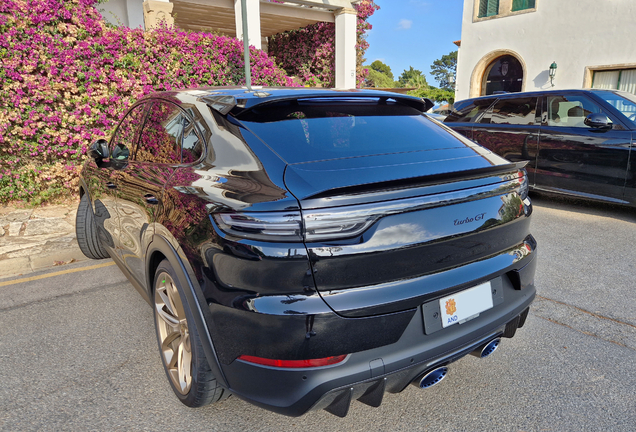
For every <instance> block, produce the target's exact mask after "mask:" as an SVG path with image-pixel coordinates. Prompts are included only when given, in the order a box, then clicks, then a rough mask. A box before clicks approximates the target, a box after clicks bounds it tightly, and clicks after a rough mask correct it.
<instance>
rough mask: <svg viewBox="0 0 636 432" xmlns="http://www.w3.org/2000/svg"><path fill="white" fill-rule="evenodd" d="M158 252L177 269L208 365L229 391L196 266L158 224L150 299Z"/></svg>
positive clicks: (148, 255) (149, 277)
mask: <svg viewBox="0 0 636 432" xmlns="http://www.w3.org/2000/svg"><path fill="white" fill-rule="evenodd" d="M171 240H172V241H171ZM157 253H160V254H162V255H163V256H165V257H166V259H167V260H168V262H169V263H170V265H171V266H172V268H173V269H174V270H175V273H176V275H177V278H178V279H179V283H180V284H181V286H182V287H183V292H184V294H185V297H186V301H187V303H188V306H189V307H190V311H192V316H193V317H194V322H195V325H196V326H197V331H198V333H199V337H200V339H201V344H202V345H203V351H204V353H205V357H206V359H207V361H208V364H209V365H210V368H211V369H212V372H213V373H214V376H215V377H216V378H217V379H218V380H219V382H220V383H221V385H223V386H224V387H225V388H227V387H228V385H227V380H226V379H225V375H224V374H223V371H222V370H221V368H220V366H219V360H218V357H217V354H216V350H215V348H214V343H213V342H212V337H211V336H210V333H209V331H208V326H207V325H206V320H209V321H210V322H211V317H206V313H207V314H210V312H206V311H207V308H202V307H201V305H202V304H205V303H206V302H205V299H204V297H203V294H202V293H201V287H200V286H199V284H198V282H197V279H196V277H195V276H194V271H193V269H192V266H191V265H190V263H189V262H188V260H187V258H186V256H185V254H184V253H183V250H182V249H181V248H180V247H179V246H178V245H177V244H176V241H175V239H174V238H173V237H172V235H171V234H170V233H169V232H168V230H167V229H166V228H165V227H162V226H160V225H155V235H154V236H153V237H152V241H151V242H150V245H149V246H148V250H147V253H146V278H147V283H146V286H147V287H148V288H149V294H150V296H149V297H150V298H151V299H152V298H153V294H154V293H153V292H152V290H153V287H154V283H153V282H154V281H153V278H154V270H152V269H153V268H154V266H153V256H156V255H157ZM151 273H152V274H151Z"/></svg>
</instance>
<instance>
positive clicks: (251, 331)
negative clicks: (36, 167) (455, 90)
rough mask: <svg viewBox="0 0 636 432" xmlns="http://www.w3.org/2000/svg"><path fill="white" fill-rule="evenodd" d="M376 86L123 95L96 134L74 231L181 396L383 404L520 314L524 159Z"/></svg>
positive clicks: (342, 408)
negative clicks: (151, 340) (118, 111)
mask: <svg viewBox="0 0 636 432" xmlns="http://www.w3.org/2000/svg"><path fill="white" fill-rule="evenodd" d="M431 105H432V104H431V103H430V101H426V100H425V101H422V100H420V99H416V98H412V97H408V96H402V95H397V94H394V93H386V92H376V91H334V90H315V89H260V90H258V91H252V92H247V91H245V89H240V88H233V89H231V88H207V89H197V90H184V91H179V92H166V93H157V94H154V95H151V96H149V97H146V98H144V99H142V100H141V101H139V102H138V103H137V104H135V105H134V106H133V107H132V108H131V109H130V110H129V111H128V113H127V114H126V115H125V116H124V118H123V120H122V121H121V123H120V124H119V126H118V128H117V129H116V131H115V133H114V135H113V136H112V139H111V140H110V142H106V141H104V140H99V141H97V142H95V143H94V144H93V145H92V146H91V147H90V149H89V152H88V153H89V159H88V160H87V162H86V164H85V166H84V169H83V172H82V176H81V186H80V195H81V200H80V204H79V209H78V213H77V238H78V242H79V244H80V246H81V248H82V250H83V251H84V253H85V254H86V255H87V256H89V257H91V258H106V257H108V256H110V257H112V258H113V260H114V261H115V262H116V263H117V264H118V265H119V267H120V268H121V270H122V271H123V272H124V273H125V274H126V275H127V276H128V278H129V279H130V282H131V283H132V285H133V286H134V287H135V288H136V289H137V290H138V291H139V292H140V293H141V295H142V296H143V297H144V298H145V299H146V300H147V301H148V303H150V305H152V306H153V308H154V312H155V323H156V333H157V339H158V344H159V350H160V352H161V357H162V359H163V363H164V367H165V371H166V374H167V376H168V381H169V382H170V385H171V386H172V388H173V390H174V392H175V394H176V396H177V397H178V398H179V399H180V400H181V401H182V402H183V403H184V404H186V405H188V406H201V405H205V404H207V403H210V402H216V401H219V400H221V399H223V398H224V397H226V396H227V395H229V394H234V395H236V396H238V397H240V398H242V399H245V400H247V401H249V402H251V403H254V404H256V405H258V406H261V407H263V408H266V409H269V410H272V411H275V412H278V413H282V414H286V415H292V416H297V415H301V414H303V413H305V412H307V411H308V410H312V409H323V408H324V409H326V410H327V411H329V412H331V413H333V414H336V415H338V416H344V415H346V414H347V411H348V409H349V406H350V403H351V401H352V400H354V399H357V400H359V401H361V402H363V403H365V404H368V405H371V406H379V405H380V403H381V402H382V397H383V395H384V393H385V392H392V393H397V392H400V391H402V390H403V389H404V388H405V387H406V386H408V385H409V384H410V383H414V384H415V385H418V386H420V387H427V386H431V385H433V384H435V383H437V382H439V381H440V380H441V379H442V378H443V377H444V376H445V374H446V371H447V369H446V366H447V365H448V364H449V363H451V362H453V361H454V360H457V359H459V358H461V357H462V356H464V355H466V354H468V353H474V354H476V355H477V356H481V357H483V356H486V355H488V354H490V353H491V352H492V351H494V349H495V348H496V347H497V345H498V344H499V341H500V338H501V337H502V336H503V337H508V338H509V337H512V336H513V335H514V334H515V331H516V330H517V328H519V327H521V326H523V324H524V322H525V320H526V316H527V314H528V307H529V305H530V303H531V302H532V300H533V299H534V296H535V288H534V273H535V266H536V259H535V256H536V243H535V241H534V239H533V237H532V236H531V235H530V233H529V226H530V215H531V213H532V206H531V204H530V201H529V199H528V198H527V177H526V173H525V171H524V169H523V165H524V164H523V163H510V162H508V161H506V160H504V159H502V158H501V157H499V156H497V155H495V154H493V153H491V152H490V151H488V150H485V149H483V148H482V147H479V146H477V145H476V144H474V143H473V142H471V141H469V140H468V139H466V138H464V137H463V136H461V135H459V134H457V133H454V132H452V131H450V130H449V129H447V128H445V127H444V126H443V125H441V124H439V123H438V122H436V121H434V120H431V119H429V118H428V117H426V116H425V115H423V112H424V111H426V110H427V109H429V108H430V106H431Z"/></svg>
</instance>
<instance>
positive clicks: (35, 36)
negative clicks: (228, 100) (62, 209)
mask: <svg viewBox="0 0 636 432" xmlns="http://www.w3.org/2000/svg"><path fill="white" fill-rule="evenodd" d="M94 2H95V0H67V1H64V0H2V1H1V2H0V62H1V63H2V68H0V81H1V82H2V89H1V90H0V107H2V108H1V109H0V203H3V202H5V203H6V202H8V201H11V200H24V201H31V202H34V203H39V202H42V201H44V200H47V199H49V198H53V197H59V196H67V195H68V194H69V193H72V192H74V191H75V190H76V189H77V187H76V184H77V172H78V170H79V166H81V163H82V159H83V155H84V154H85V152H86V149H87V146H88V145H89V144H90V142H91V141H92V140H94V139H96V138H97V137H103V136H107V135H109V134H110V133H111V132H112V129H113V127H114V126H115V125H116V123H117V122H118V120H119V119H120V117H121V115H122V113H123V112H124V111H125V110H126V109H127V108H128V107H130V106H131V105H132V104H133V103H134V102H135V101H136V100H137V99H138V98H139V97H141V96H143V95H145V94H148V93H151V92H153V91H160V90H173V89H178V88H185V87H192V86H201V85H235V84H244V83H245V75H244V72H243V66H244V63H243V53H242V52H243V45H242V43H241V42H240V41H238V40H237V39H235V38H230V37H225V36H218V35H214V34H210V33H186V32H183V31H179V30H176V29H170V28H160V29H157V30H154V31H150V32H143V31H142V30H140V29H135V30H133V29H130V28H126V27H118V28H113V27H111V26H108V25H106V24H105V22H104V20H103V19H102V17H101V15H100V14H99V12H97V11H96V10H95V8H94V7H93V3H94ZM250 54H251V63H252V79H253V82H254V84H259V85H274V86H279V85H293V82H292V80H291V79H290V78H289V77H287V76H286V75H285V72H284V71H283V70H282V69H280V68H279V67H277V66H276V65H275V64H274V63H273V62H272V60H271V59H270V58H269V57H268V56H267V55H266V54H265V53H263V52H262V51H258V50H255V49H253V48H252V49H251V53H250Z"/></svg>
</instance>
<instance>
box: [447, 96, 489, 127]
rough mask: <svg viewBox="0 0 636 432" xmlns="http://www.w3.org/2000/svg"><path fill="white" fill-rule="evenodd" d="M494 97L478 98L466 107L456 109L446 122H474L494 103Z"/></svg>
mask: <svg viewBox="0 0 636 432" xmlns="http://www.w3.org/2000/svg"><path fill="white" fill-rule="evenodd" d="M492 101H493V100H492V99H480V100H476V101H474V102H473V103H471V104H468V105H466V106H465V107H458V109H454V110H453V111H452V112H451V113H450V114H449V115H448V117H446V118H445V119H444V123H453V122H455V123H470V122H474V121H475V120H476V119H477V118H478V117H479V116H480V115H481V114H482V113H483V112H484V111H486V110H487V109H488V107H489V106H490V104H492Z"/></svg>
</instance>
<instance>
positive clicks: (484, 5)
mask: <svg viewBox="0 0 636 432" xmlns="http://www.w3.org/2000/svg"><path fill="white" fill-rule="evenodd" d="M494 15H499V0H479V14H478V15H477V17H478V18H484V17H489V16H494Z"/></svg>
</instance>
